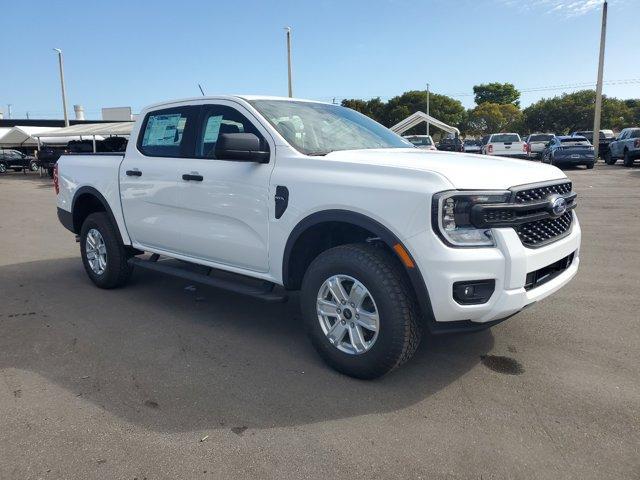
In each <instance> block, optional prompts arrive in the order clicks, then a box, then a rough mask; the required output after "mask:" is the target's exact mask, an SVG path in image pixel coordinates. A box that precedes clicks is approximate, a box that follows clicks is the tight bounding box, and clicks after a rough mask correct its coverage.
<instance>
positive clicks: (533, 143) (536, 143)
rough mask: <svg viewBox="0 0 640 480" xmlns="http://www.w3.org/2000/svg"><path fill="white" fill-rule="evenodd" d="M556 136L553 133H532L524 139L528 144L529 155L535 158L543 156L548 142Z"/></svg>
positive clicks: (530, 157)
mask: <svg viewBox="0 0 640 480" xmlns="http://www.w3.org/2000/svg"><path fill="white" fill-rule="evenodd" d="M554 136H555V134H553V133H532V134H531V135H529V136H528V137H527V138H525V139H524V141H525V143H526V144H527V157H529V159H531V160H533V159H536V158H542V152H544V149H545V148H547V144H548V143H549V142H550V141H551V139H552V138H553V137H554Z"/></svg>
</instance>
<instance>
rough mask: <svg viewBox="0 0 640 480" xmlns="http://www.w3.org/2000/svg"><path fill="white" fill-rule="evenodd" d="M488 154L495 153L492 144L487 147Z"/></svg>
mask: <svg viewBox="0 0 640 480" xmlns="http://www.w3.org/2000/svg"><path fill="white" fill-rule="evenodd" d="M487 152H489V153H493V145H491V144H489V145H487Z"/></svg>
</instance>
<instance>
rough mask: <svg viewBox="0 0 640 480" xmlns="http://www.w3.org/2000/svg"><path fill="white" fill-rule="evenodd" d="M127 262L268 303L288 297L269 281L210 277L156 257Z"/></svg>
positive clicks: (285, 299) (278, 301) (282, 300)
mask: <svg viewBox="0 0 640 480" xmlns="http://www.w3.org/2000/svg"><path fill="white" fill-rule="evenodd" d="M129 264H131V265H133V266H136V267H140V268H145V269H147V270H153V271H154V272H160V273H164V274H165V275H172V276H174V277H179V278H182V279H184V280H189V281H190V282H194V283H200V284H203V285H208V286H210V287H214V288H220V289H222V290H227V291H229V292H233V293H238V294H240V295H247V296H249V297H253V298H257V299H259V300H262V301H264V302H268V303H282V302H286V301H287V299H288V297H287V295H286V294H285V293H278V292H274V287H275V284H273V283H270V282H263V285H262V286H255V285H246V284H244V283H242V282H241V281H239V280H234V279H227V278H216V277H211V276H209V275H208V274H206V273H199V272H196V271H192V270H188V269H186V268H180V267H174V266H172V265H167V264H166V262H159V261H157V258H152V259H150V260H146V259H143V258H136V257H132V258H130V259H129ZM208 271H211V269H208ZM238 277H240V275H238Z"/></svg>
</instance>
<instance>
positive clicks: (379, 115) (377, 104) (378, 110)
mask: <svg viewBox="0 0 640 480" xmlns="http://www.w3.org/2000/svg"><path fill="white" fill-rule="evenodd" d="M341 104H342V106H343V107H347V108H351V109H353V110H355V111H357V112H360V113H362V114H364V115H366V116H368V117H371V118H373V119H374V120H375V121H377V122H382V121H383V117H384V110H385V104H384V102H383V101H382V100H380V97H376V98H372V99H371V100H359V99H356V98H352V99H344V100H342V102H341Z"/></svg>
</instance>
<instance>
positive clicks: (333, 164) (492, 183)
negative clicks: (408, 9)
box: [54, 96, 580, 378]
mask: <svg viewBox="0 0 640 480" xmlns="http://www.w3.org/2000/svg"><path fill="white" fill-rule="evenodd" d="M54 185H55V189H56V192H57V206H58V217H59V219H60V221H61V222H62V224H63V225H64V226H65V227H66V228H67V229H69V230H70V231H71V232H73V233H75V234H76V235H77V238H78V240H79V242H80V253H81V256H82V261H83V264H84V267H85V270H86V272H87V274H88V276H89V278H90V279H91V280H92V281H93V282H94V283H95V284H96V285H97V286H98V287H101V288H114V287H119V286H121V285H124V284H125V283H126V282H127V280H128V279H129V277H130V275H131V273H132V270H133V268H134V267H136V268H147V269H151V270H155V271H158V272H161V273H164V274H171V275H177V276H179V277H182V278H184V279H187V280H189V281H190V282H191V281H194V282H201V283H203V284H207V285H212V286H214V287H218V288H223V289H227V290H230V291H233V292H236V293H242V294H247V295H250V296H253V297H255V298H258V299H261V300H264V301H273V302H276V301H284V300H286V298H287V291H288V290H300V303H301V309H302V318H303V319H304V322H305V323H306V326H307V328H308V332H309V336H310V338H311V341H312V343H313V345H314V346H315V348H316V349H317V350H318V352H319V353H320V355H321V356H322V357H323V359H324V360H325V361H326V362H327V363H328V364H329V365H331V366H332V367H334V368H335V369H337V370H338V371H340V372H343V373H345V374H348V375H352V376H355V377H360V378H375V377H378V376H380V375H383V374H385V373H387V372H389V371H390V370H392V369H394V368H395V367H397V366H398V365H400V364H402V363H403V362H405V361H406V360H408V359H409V358H410V357H411V356H412V354H413V353H414V352H415V350H416V348H417V346H418V343H419V340H420V337H421V333H422V331H423V330H425V329H426V330H427V331H430V332H431V333H433V334H437V333H449V332H463V331H474V330H480V329H483V328H487V327H490V326H492V325H495V324H497V323H498V322H500V321H502V320H504V319H506V318H508V317H510V316H512V315H514V314H515V313H517V312H519V311H520V310H522V309H523V308H524V307H526V306H528V305H530V304H532V303H534V302H536V301H538V300H541V299H543V298H545V297H547V296H548V295H550V294H552V293H553V292H555V291H556V290H558V289H559V288H560V287H562V286H563V285H565V284H566V283H567V282H568V281H569V280H570V279H571V278H572V277H573V276H574V275H575V274H576V271H577V269H578V263H579V249H580V227H579V224H578V219H577V217H576V215H575V213H574V211H573V208H574V207H575V206H576V194H575V193H574V192H573V191H572V186H571V182H570V181H569V180H568V179H567V177H566V176H565V175H564V174H563V173H562V171H560V170H558V169H557V168H555V167H553V166H550V165H541V164H534V163H530V162H522V161H518V160H511V159H504V158H495V157H490V156H489V157H482V156H479V155H471V154H459V153H448V152H439V151H425V150H421V149H418V148H415V147H414V146H413V145H411V144H410V143H409V142H407V141H406V140H404V139H403V138H401V137H399V136H397V135H396V134H394V133H393V132H391V131H390V130H388V129H386V128H384V127H383V126H381V125H379V124H378V123H376V122H374V121H373V120H371V119H369V118H367V117H365V116H363V115H361V114H359V113H357V112H355V111H353V110H350V109H347V108H344V107H341V106H337V105H331V104H325V103H319V102H312V101H302V100H292V99H282V98H273V97H251V96H241V97H240V96H238V97H235V96H234V97H207V98H204V97H200V98H197V99H191V100H184V101H177V102H170V103H164V104H160V105H154V106H151V107H148V108H146V109H145V110H144V111H142V113H141V114H140V116H139V119H138V121H137V123H136V124H135V125H134V128H133V131H132V133H131V139H130V141H129V144H128V147H127V150H126V152H125V153H124V154H122V155H114V154H109V155H101V154H93V155H91V154H89V155H64V156H62V157H61V158H60V160H59V161H58V164H57V171H56V172H55V176H54ZM176 259H177V260H181V261H176ZM220 271H225V272H226V273H221V272H220ZM228 272H231V274H229V273H228ZM234 274H235V275H234Z"/></svg>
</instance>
